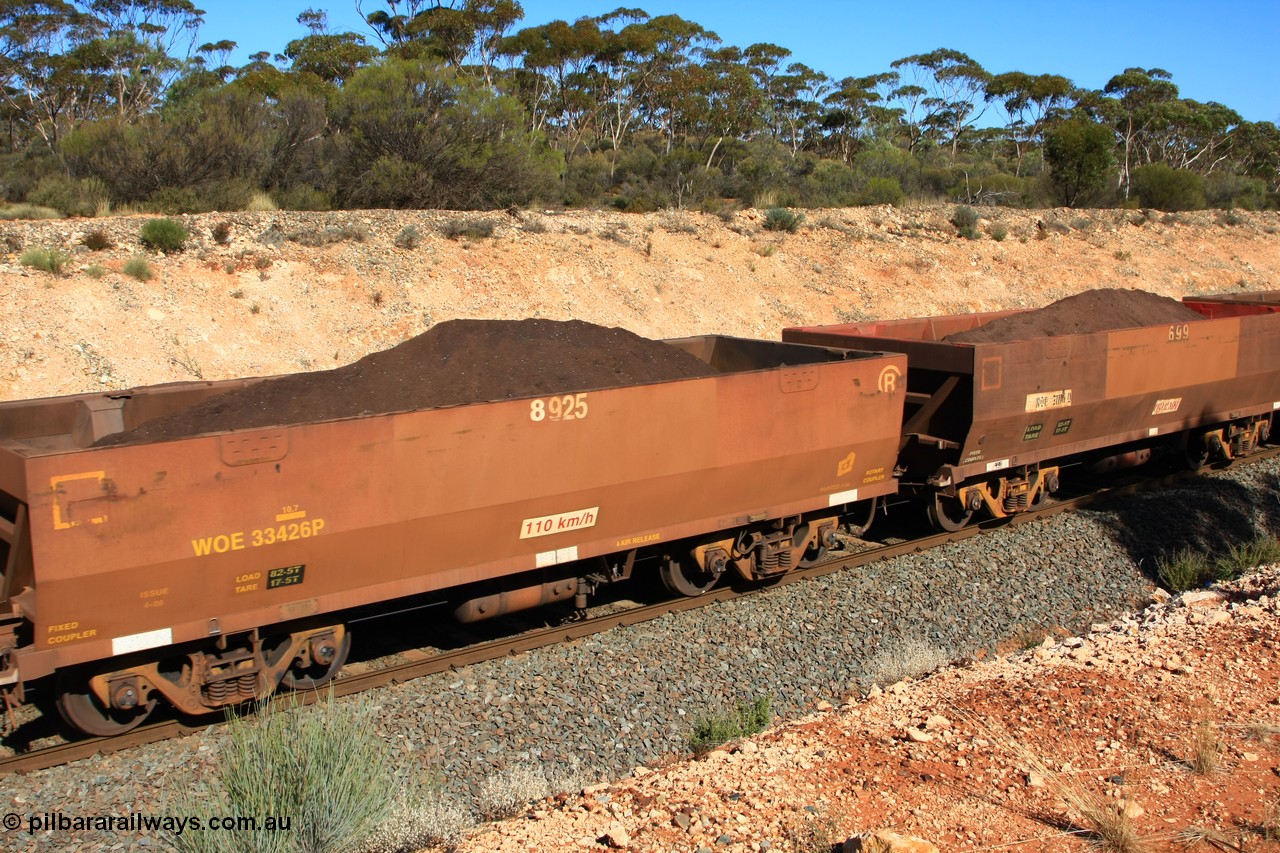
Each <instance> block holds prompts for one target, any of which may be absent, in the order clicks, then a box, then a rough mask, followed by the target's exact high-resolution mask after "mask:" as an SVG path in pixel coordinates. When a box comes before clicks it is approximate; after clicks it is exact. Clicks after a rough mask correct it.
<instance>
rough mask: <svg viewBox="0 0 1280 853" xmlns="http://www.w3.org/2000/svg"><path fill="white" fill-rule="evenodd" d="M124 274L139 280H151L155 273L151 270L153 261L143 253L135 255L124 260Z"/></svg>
mask: <svg viewBox="0 0 1280 853" xmlns="http://www.w3.org/2000/svg"><path fill="white" fill-rule="evenodd" d="M124 274H125V275H127V276H131V277H133V278H136V279H137V280H138V281H151V277H152V276H153V275H155V273H153V272H152V271H151V263H150V262H149V261H148V260H147V259H146V258H145V257H143V256H142V255H134V256H133V257H132V258H130V259H129V260H127V261H125V262H124Z"/></svg>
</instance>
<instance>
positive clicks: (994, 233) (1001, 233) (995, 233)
mask: <svg viewBox="0 0 1280 853" xmlns="http://www.w3.org/2000/svg"><path fill="white" fill-rule="evenodd" d="M987 233H988V234H990V235H991V239H992V240H995V241H996V242H997V243H999V242H1002V241H1003V240H1004V238H1005V237H1008V236H1009V229H1008V228H1005V227H1004V226H1003V225H1001V224H999V223H996V224H995V225H992V226H991V229H990V230H989V231H988V232H987Z"/></svg>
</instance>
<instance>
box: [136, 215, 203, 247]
mask: <svg viewBox="0 0 1280 853" xmlns="http://www.w3.org/2000/svg"><path fill="white" fill-rule="evenodd" d="M190 236H191V233H190V232H189V231H187V229H186V228H185V227H184V226H183V224H182V223H181V222H179V221H177V220H176V219H167V218H166V219H149V220H147V222H146V223H145V224H143V226H142V245H144V246H146V247H147V248H148V249H155V250H156V251H158V252H166V253H168V252H181V251H182V247H183V246H184V245H186V242H187V238H189V237H190Z"/></svg>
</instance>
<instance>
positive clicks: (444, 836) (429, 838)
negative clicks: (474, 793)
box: [362, 791, 473, 853]
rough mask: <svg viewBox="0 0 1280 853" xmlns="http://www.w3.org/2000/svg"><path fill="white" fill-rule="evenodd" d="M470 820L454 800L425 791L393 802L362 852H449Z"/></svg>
mask: <svg viewBox="0 0 1280 853" xmlns="http://www.w3.org/2000/svg"><path fill="white" fill-rule="evenodd" d="M472 823H473V821H472V819H471V813H470V812H468V811H467V810H466V809H465V808H463V806H462V805H461V804H460V803H458V802H457V801H455V800H453V799H450V798H449V797H447V796H445V795H443V794H441V793H439V792H438V791H427V792H425V793H422V794H419V795H418V796H416V797H413V798H408V797H403V798H402V799H400V800H399V801H397V802H396V804H395V806H394V808H393V810H392V812H391V816H390V817H389V818H387V820H385V821H383V822H382V824H381V825H380V826H378V827H377V828H376V829H374V830H373V832H372V833H370V835H369V838H368V840H367V841H366V842H365V843H364V845H363V851H362V853H400V851H402V850H419V849H422V848H437V847H439V848H443V849H445V850H452V849H454V847H455V846H457V844H458V842H459V841H461V840H462V838H463V834H464V833H465V832H466V830H467V829H468V828H470V827H471V825H472Z"/></svg>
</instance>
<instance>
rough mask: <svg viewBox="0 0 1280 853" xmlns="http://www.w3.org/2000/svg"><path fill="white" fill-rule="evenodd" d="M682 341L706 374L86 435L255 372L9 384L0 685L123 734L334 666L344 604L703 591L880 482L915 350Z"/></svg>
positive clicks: (888, 479)
mask: <svg viewBox="0 0 1280 853" xmlns="http://www.w3.org/2000/svg"><path fill="white" fill-rule="evenodd" d="M670 343H672V344H673V345H675V346H677V347H680V348H682V349H684V350H686V351H688V352H690V353H693V354H694V355H696V356H697V357H698V358H700V359H702V360H703V361H705V362H707V363H708V364H710V365H711V366H712V367H713V368H714V369H715V370H716V371H717V375H715V376H712V377H709V378H698V379H688V380H680V381H672V382H663V383H655V384H647V385H634V386H629V387H613V388H599V389H592V390H588V391H575V392H573V393H567V394H563V395H554V396H542V397H534V398H520V399H510V400H502V401H496V402H480V403H475V404H471V405H461V406H454V407H448V408H434V409H425V410H419V411H407V412H398V413H392V414H383V415H373V416H365V417H355V418H347V419H340V420H331V421H324V422H316V423H304V424H299V425H294V426H283V427H279V428H270V429H253V430H239V431H231V432H224V433H217V434H204V435H198V436H193V437H189V438H181V439H177V440H169V441H160V442H152V443H144V444H123V445H120V446H109V447H96V448H95V447H91V446H90V445H91V444H92V443H93V442H94V441H95V440H97V439H99V438H101V437H102V436H104V435H108V434H112V433H116V432H119V431H121V430H126V429H130V428H132V427H134V426H136V425H137V424H139V423H141V422H144V421H147V420H149V419H151V418H155V417H157V416H160V415H163V414H165V413H169V412H174V411H176V410H178V409H181V408H183V407H186V406H190V405H192V404H193V403H195V402H198V401H200V400H203V399H207V398H208V397H210V396H211V395H214V394H217V393H219V392H221V391H224V390H228V389H231V388H236V387H242V386H244V385H246V384H248V383H251V382H255V381H264V380H236V381H232V382H219V383H182V384H175V385H166V386H155V387H148V388H139V389H136V390H133V391H129V392H123V393H107V394H86V395H80V396H73V397H63V398H57V399H44V400H29V401H21V402H10V403H2V404H0V566H2V567H3V570H4V575H3V582H2V585H0V690H3V693H4V696H5V697H6V699H7V701H8V702H10V703H15V702H18V701H21V700H22V698H23V696H24V688H25V687H26V686H27V685H29V684H30V683H31V682H33V681H35V680H37V679H50V680H51V681H52V682H53V683H54V685H53V687H52V689H53V691H54V694H55V695H56V697H57V704H58V706H59V709H60V710H61V712H62V714H63V716H64V717H65V718H66V719H67V720H68V721H69V722H70V723H71V724H72V725H74V726H76V727H78V728H79V729H81V730H83V731H85V732H89V733H91V734H112V733H116V732H120V731H123V730H127V729H128V728H130V727H132V726H135V725H137V724H138V723H139V722H140V721H141V720H142V719H143V718H144V717H145V716H146V715H147V714H148V713H149V712H150V710H151V709H152V708H153V707H154V706H155V705H156V704H157V703H158V702H160V701H164V702H167V703H169V704H171V705H172V706H174V707H175V708H177V709H178V710H179V711H182V712H186V713H201V712H206V711H209V710H212V709H216V708H220V707H224V706H226V705H230V704H234V703H238V702H242V701H245V700H248V699H252V698H260V697H262V696H265V695H267V694H269V693H271V692H272V691H273V690H275V689H276V688H277V687H278V686H280V685H283V686H285V687H293V688H299V687H312V686H315V685H318V684H321V683H323V682H325V681H326V680H328V679H329V678H331V677H333V676H334V675H335V674H336V672H337V670H338V669H339V668H340V667H341V666H342V663H343V661H344V659H345V657H346V654H347V651H348V649H349V647H350V642H351V635H350V634H349V633H348V631H347V628H346V624H345V622H344V620H343V611H345V610H347V609H348V608H352V607H355V606H358V605H366V604H370V603H376V602H384V601H388V600H391V599H397V598H401V597H404V596H410V595H415V594H419V593H427V592H432V591H445V592H447V593H449V594H450V596H451V597H454V598H456V599H458V600H456V601H454V602H453V603H454V605H455V609H456V612H457V613H458V615H459V616H460V618H463V619H479V618H485V617H487V616H491V615H495V614H498V613H502V612H506V611H510V610H515V609H519V608H522V607H529V606H534V605H537V604H540V603H547V602H552V601H558V600H565V599H568V600H570V601H574V600H578V601H579V602H580V603H583V604H585V597H586V595H587V593H589V592H590V591H592V590H593V589H595V588H596V587H597V586H598V585H600V584H604V583H609V582H612V581H616V580H621V579H625V578H627V577H628V576H630V575H631V574H632V572H633V571H634V570H635V568H636V566H637V565H640V564H645V565H655V564H656V566H657V567H658V570H659V572H660V574H661V576H662V578H663V580H664V581H665V582H666V583H667V585H668V586H669V587H670V588H671V589H673V590H675V591H677V592H679V593H683V594H687V595H696V594H699V593H701V592H703V591H705V590H706V589H708V588H710V587H711V585H712V584H714V583H715V582H716V581H717V579H719V578H720V577H721V575H722V574H724V573H726V572H736V573H738V574H740V575H742V576H744V577H746V578H750V579H755V580H759V579H766V578H770V577H773V576H775V575H778V574H780V573H782V572H785V571H787V570H788V569H789V568H791V567H794V566H797V565H801V564H803V563H805V562H806V561H811V560H813V559H814V558H815V557H816V556H817V555H819V554H820V553H822V551H823V549H824V547H825V546H826V545H828V544H830V542H831V541H833V537H834V535H835V532H836V529H837V527H838V525H840V524H841V523H842V522H846V521H847V520H848V518H849V517H850V516H849V515H848V513H849V511H850V510H851V509H854V510H857V512H856V513H855V514H856V515H858V516H861V515H863V514H865V512H866V508H867V507H868V506H869V505H872V503H873V502H874V500H875V499H876V498H878V497H880V496H883V495H885V494H889V493H892V492H893V491H894V489H895V482H894V480H893V476H892V474H893V467H894V464H895V459H896V456H897V452H898V432H899V426H900V423H901V418H902V408H903V401H904V393H903V391H904V389H903V388H902V387H901V386H900V384H898V382H897V381H896V378H897V377H901V376H902V375H903V373H904V371H905V370H906V359H905V357H904V356H902V355H888V354H883V353H851V352H848V351H846V350H844V349H840V350H832V349H825V348H819V347H808V346H799V345H794V344H784V343H776V342H765V341H750V340H740V339H733V338H726V337H714V336H708V337H695V338H687V339H681V340H676V341H671V342H670Z"/></svg>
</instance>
